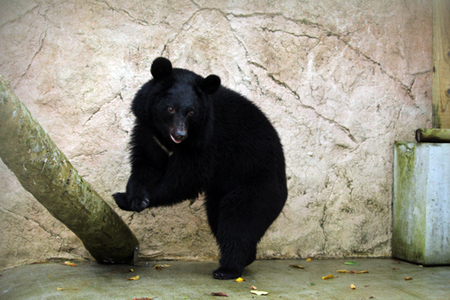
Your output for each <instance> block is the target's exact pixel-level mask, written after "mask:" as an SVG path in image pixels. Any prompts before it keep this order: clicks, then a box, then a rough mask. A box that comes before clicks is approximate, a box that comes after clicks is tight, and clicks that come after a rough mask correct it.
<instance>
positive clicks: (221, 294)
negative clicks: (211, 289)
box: [211, 292, 228, 297]
mask: <svg viewBox="0 0 450 300" xmlns="http://www.w3.org/2000/svg"><path fill="white" fill-rule="evenodd" d="M211 296H219V297H228V295H227V293H222V292H219V293H211Z"/></svg>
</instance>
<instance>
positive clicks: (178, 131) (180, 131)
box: [170, 128, 187, 144]
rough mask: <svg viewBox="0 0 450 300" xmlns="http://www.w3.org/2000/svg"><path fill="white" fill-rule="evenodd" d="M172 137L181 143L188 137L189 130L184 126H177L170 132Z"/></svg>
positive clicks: (174, 140) (177, 142)
mask: <svg viewBox="0 0 450 300" xmlns="http://www.w3.org/2000/svg"><path fill="white" fill-rule="evenodd" d="M170 137H171V138H172V141H173V142H174V143H176V144H179V143H181V142H182V141H183V140H184V139H185V138H187V131H186V129H184V128H175V130H172V131H171V132H170Z"/></svg>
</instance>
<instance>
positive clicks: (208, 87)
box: [200, 75, 220, 95]
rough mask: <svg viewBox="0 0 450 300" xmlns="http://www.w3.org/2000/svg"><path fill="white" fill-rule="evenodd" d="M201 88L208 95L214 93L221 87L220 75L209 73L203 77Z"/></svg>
mask: <svg viewBox="0 0 450 300" xmlns="http://www.w3.org/2000/svg"><path fill="white" fill-rule="evenodd" d="M200 88H201V89H202V91H203V92H204V93H205V94H207V95H211V94H214V93H215V92H217V90H218V89H219V88H220V77H219V76H217V75H209V76H208V77H206V78H205V79H203V81H202V84H201V85H200Z"/></svg>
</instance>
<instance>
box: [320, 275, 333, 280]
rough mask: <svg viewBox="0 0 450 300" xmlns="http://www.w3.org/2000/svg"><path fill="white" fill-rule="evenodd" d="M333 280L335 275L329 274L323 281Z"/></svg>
mask: <svg viewBox="0 0 450 300" xmlns="http://www.w3.org/2000/svg"><path fill="white" fill-rule="evenodd" d="M331 278H334V275H333V274H328V275H327V276H324V277H322V279H324V280H325V279H331Z"/></svg>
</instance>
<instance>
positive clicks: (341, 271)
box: [336, 270, 350, 273]
mask: <svg viewBox="0 0 450 300" xmlns="http://www.w3.org/2000/svg"><path fill="white" fill-rule="evenodd" d="M336 272H338V273H350V272H349V271H347V270H337V271H336Z"/></svg>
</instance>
